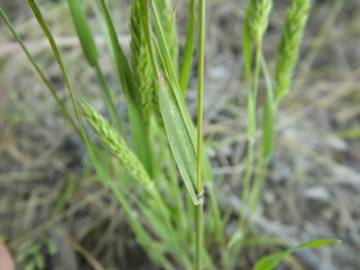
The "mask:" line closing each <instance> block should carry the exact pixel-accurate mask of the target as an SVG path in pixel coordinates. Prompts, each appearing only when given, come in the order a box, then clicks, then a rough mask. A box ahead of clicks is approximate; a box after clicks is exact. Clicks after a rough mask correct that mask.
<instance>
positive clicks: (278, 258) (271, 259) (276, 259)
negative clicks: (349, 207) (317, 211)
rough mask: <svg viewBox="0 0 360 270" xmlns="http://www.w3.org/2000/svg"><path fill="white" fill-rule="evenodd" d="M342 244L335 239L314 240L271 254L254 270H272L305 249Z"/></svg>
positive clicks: (259, 262)
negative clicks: (296, 252)
mask: <svg viewBox="0 0 360 270" xmlns="http://www.w3.org/2000/svg"><path fill="white" fill-rule="evenodd" d="M339 243H341V241H339V240H335V239H329V240H327V239H323V240H314V241H310V242H307V243H304V244H301V245H299V246H297V247H295V248H291V249H288V250H285V251H282V252H279V253H275V254H271V255H268V256H265V257H263V258H261V259H260V260H259V261H258V262H257V263H256V265H255V266H254V268H253V269H254V270H272V269H274V268H275V267H276V266H277V265H278V264H279V263H281V262H282V261H283V260H284V259H285V258H286V257H288V256H290V255H291V254H292V253H293V252H295V251H297V250H300V249H304V248H319V247H322V246H329V245H336V244H339Z"/></svg>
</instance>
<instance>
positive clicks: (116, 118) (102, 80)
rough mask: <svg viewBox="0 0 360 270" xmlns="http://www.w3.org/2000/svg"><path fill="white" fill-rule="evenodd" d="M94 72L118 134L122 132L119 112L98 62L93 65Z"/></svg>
mask: <svg viewBox="0 0 360 270" xmlns="http://www.w3.org/2000/svg"><path fill="white" fill-rule="evenodd" d="M95 72H96V76H97V77H98V80H99V82H100V86H101V92H102V95H103V99H104V101H105V104H106V108H107V110H108V113H109V115H110V118H111V121H112V123H113V124H114V126H115V127H116V130H117V131H118V132H119V133H120V134H123V132H122V131H123V130H122V127H121V120H120V117H119V114H118V112H117V110H116V105H115V103H114V100H113V97H112V95H111V92H110V90H109V87H108V85H107V82H106V79H105V76H104V73H103V72H102V71H101V68H100V66H99V65H98V64H97V65H96V66H95Z"/></svg>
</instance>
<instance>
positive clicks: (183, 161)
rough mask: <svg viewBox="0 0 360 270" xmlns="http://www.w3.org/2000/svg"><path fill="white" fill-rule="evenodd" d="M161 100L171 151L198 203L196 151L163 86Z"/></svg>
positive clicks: (195, 202)
mask: <svg viewBox="0 0 360 270" xmlns="http://www.w3.org/2000/svg"><path fill="white" fill-rule="evenodd" d="M159 97H160V98H159V101H160V108H161V113H162V116H163V119H164V125H165V129H166V133H167V137H168V141H169V144H170V148H171V151H172V153H173V156H174V158H175V160H176V163H177V165H178V168H179V170H180V174H181V176H182V179H183V181H184V184H185V186H186V189H187V190H188V193H189V195H190V197H191V199H192V201H193V203H194V204H198V199H197V195H196V191H195V183H196V153H195V150H194V146H193V144H192V142H191V138H190V135H189V133H188V132H187V131H186V126H185V123H184V121H183V120H182V118H181V113H180V111H179V110H178V108H177V106H176V105H175V104H174V102H173V101H172V99H171V97H170V95H169V91H167V89H166V88H165V87H164V86H163V87H161V88H160V91H159Z"/></svg>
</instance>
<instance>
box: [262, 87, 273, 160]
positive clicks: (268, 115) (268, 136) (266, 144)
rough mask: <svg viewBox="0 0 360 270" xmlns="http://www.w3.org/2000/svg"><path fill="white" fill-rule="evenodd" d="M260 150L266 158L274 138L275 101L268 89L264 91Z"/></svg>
mask: <svg viewBox="0 0 360 270" xmlns="http://www.w3.org/2000/svg"><path fill="white" fill-rule="evenodd" d="M262 120H263V127H262V142H261V148H262V149H261V151H262V155H263V158H264V159H265V160H266V159H268V158H269V157H270V156H271V154H272V152H273V147H274V140H275V127H274V125H275V121H276V120H275V102H274V98H273V95H272V93H271V91H270V89H267V91H266V100H265V107H264V115H263V119H262Z"/></svg>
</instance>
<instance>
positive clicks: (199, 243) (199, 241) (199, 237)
mask: <svg viewBox="0 0 360 270" xmlns="http://www.w3.org/2000/svg"><path fill="white" fill-rule="evenodd" d="M198 12H199V48H198V50H199V54H198V105H197V151H196V153H197V185H196V187H197V192H198V199H199V202H200V203H199V205H198V207H197V211H196V212H197V214H196V265H195V269H196V270H201V269H202V248H203V234H204V228H203V226H204V224H203V223H204V221H203V219H204V213H203V211H204V210H203V196H204V194H203V192H204V191H203V181H202V180H203V179H202V174H203V172H202V171H203V113H204V112H203V98H204V62H205V0H199V11H198Z"/></svg>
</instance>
